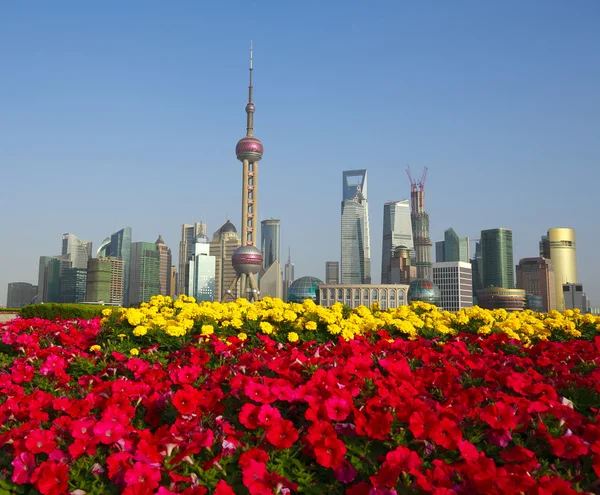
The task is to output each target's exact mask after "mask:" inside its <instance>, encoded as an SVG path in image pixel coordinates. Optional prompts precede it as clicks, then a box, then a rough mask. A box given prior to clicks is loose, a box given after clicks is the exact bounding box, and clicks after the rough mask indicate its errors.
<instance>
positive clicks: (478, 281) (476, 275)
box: [471, 241, 483, 306]
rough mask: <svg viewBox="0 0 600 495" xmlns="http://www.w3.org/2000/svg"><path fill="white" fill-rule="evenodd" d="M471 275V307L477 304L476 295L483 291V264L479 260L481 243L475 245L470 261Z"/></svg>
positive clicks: (480, 259)
mask: <svg viewBox="0 0 600 495" xmlns="http://www.w3.org/2000/svg"><path fill="white" fill-rule="evenodd" d="M471 270H472V275H473V305H474V306H476V305H477V304H479V302H478V300H477V293H478V292H479V291H480V290H482V289H483V262H482V258H481V241H477V242H476V243H475V255H474V256H473V258H472V259H471Z"/></svg>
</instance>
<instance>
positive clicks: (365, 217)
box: [341, 169, 371, 284]
mask: <svg viewBox="0 0 600 495" xmlns="http://www.w3.org/2000/svg"><path fill="white" fill-rule="evenodd" d="M342 176H343V189H342V194H343V195H342V246H341V247H342V249H341V254H342V256H341V281H342V284H370V283H371V241H370V234H369V205H368V199H367V171H366V169H361V170H346V171H344V172H343V173H342Z"/></svg>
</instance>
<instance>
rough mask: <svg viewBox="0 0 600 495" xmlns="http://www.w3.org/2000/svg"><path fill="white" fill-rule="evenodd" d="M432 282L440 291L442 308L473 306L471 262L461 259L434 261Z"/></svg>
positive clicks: (452, 308) (455, 309) (456, 308)
mask: <svg viewBox="0 0 600 495" xmlns="http://www.w3.org/2000/svg"><path fill="white" fill-rule="evenodd" d="M433 283H434V284H435V285H437V286H438V287H439V289H440V292H441V293H442V302H441V306H442V309H445V310H446V311H458V310H459V309H463V308H470V307H471V306H473V275H472V272H471V263H465V262H463V261H444V262H441V263H434V264H433Z"/></svg>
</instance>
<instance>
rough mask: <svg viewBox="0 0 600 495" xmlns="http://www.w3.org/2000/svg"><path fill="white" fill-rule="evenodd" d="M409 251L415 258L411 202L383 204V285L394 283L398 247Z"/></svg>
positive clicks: (412, 257)
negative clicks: (392, 267)
mask: <svg viewBox="0 0 600 495" xmlns="http://www.w3.org/2000/svg"><path fill="white" fill-rule="evenodd" d="M399 246H404V247H406V248H407V249H408V251H409V253H410V257H411V259H414V257H415V249H414V243H413V231H412V224H411V218H410V204H409V201H408V200H407V199H406V200H402V201H388V202H387V203H384V204H383V240H382V243H381V283H382V284H391V283H393V282H392V269H391V265H392V257H393V256H394V251H395V250H396V248H397V247H399Z"/></svg>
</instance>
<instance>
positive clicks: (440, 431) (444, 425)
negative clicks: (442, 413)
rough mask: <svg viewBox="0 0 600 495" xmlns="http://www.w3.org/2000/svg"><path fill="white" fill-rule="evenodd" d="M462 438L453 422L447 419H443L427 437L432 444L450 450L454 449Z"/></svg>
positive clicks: (460, 432)
mask: <svg viewBox="0 0 600 495" xmlns="http://www.w3.org/2000/svg"><path fill="white" fill-rule="evenodd" d="M462 437H463V436H462V431H461V430H460V429H459V428H458V426H456V423H455V422H454V421H452V420H451V419H448V418H443V419H442V420H441V421H440V422H439V424H438V426H437V428H435V429H434V430H433V431H432V432H431V435H430V436H429V438H431V440H432V441H433V442H435V443H436V444H438V445H441V446H442V447H444V448H446V449H450V450H453V449H455V448H456V446H457V443H458V442H459V441H460V440H462Z"/></svg>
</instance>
